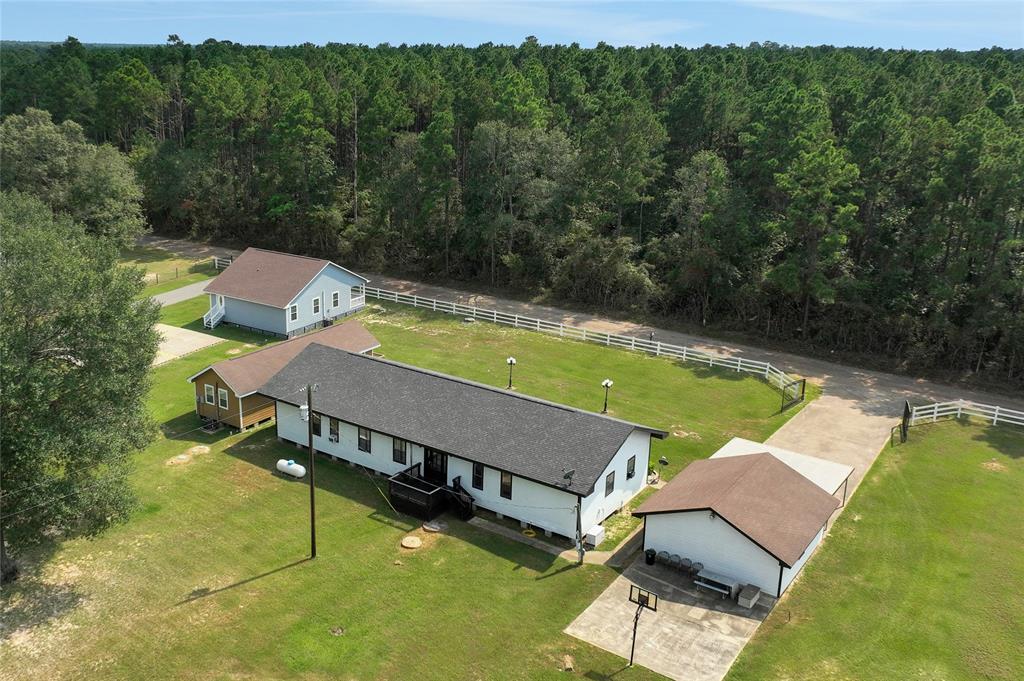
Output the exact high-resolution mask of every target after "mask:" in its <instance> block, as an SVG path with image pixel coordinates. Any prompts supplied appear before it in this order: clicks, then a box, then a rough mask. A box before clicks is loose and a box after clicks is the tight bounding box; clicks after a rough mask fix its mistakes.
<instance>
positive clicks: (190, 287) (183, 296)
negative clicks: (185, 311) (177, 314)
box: [153, 279, 211, 305]
mask: <svg viewBox="0 0 1024 681" xmlns="http://www.w3.org/2000/svg"><path fill="white" fill-rule="evenodd" d="M210 281H211V280H210V279H204V280H203V281H197V282H196V283H194V284H187V285H185V286H182V287H181V288H176V289H174V290H172V291H167V292H166V293H158V294H157V295H155V296H153V300H155V301H156V302H158V303H160V304H161V305H174V304H175V303H180V302H182V301H183V300H190V299H192V298H195V297H196V296H201V295H203V289H204V288H206V287H207V286H209V285H210Z"/></svg>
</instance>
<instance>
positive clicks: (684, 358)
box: [683, 345, 687, 362]
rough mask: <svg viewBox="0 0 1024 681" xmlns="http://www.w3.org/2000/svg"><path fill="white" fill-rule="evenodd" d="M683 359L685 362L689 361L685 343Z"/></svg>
mask: <svg viewBox="0 0 1024 681" xmlns="http://www.w3.org/2000/svg"><path fill="white" fill-rule="evenodd" d="M683 361H684V362H685V361H687V357H686V346H685V345H684V346H683Z"/></svg>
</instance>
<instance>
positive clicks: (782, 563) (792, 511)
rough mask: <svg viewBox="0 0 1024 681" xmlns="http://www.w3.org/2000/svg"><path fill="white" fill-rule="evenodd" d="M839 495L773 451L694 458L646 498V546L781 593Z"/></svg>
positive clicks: (641, 511)
mask: <svg viewBox="0 0 1024 681" xmlns="http://www.w3.org/2000/svg"><path fill="white" fill-rule="evenodd" d="M838 507H839V500H838V499H836V498H835V497H834V496H832V495H831V494H829V493H828V492H826V491H825V490H823V489H822V488H821V487H819V486H818V485H816V484H814V483H813V482H811V481H810V480H808V479H807V478H805V477H804V476H803V475H801V474H800V473H798V472H797V471H796V470H794V469H793V468H791V467H790V466H788V465H786V464H785V463H783V462H782V461H781V460H779V459H778V458H776V457H774V456H772V455H771V454H768V453H765V452H763V453H758V454H746V455H738V456H727V457H721V458H711V459H704V460H701V461H695V462H693V463H691V464H690V465H689V466H687V467H686V468H685V469H684V470H683V471H682V472H681V473H679V474H678V475H677V476H676V477H675V478H673V479H672V480H671V481H670V482H669V483H668V484H667V485H665V487H664V488H662V489H661V490H660V491H658V492H657V493H656V494H655V495H654V496H652V497H651V498H650V499H648V500H647V501H646V502H644V503H643V504H642V505H641V506H640V508H638V509H637V510H636V511H635V512H634V515H637V516H640V517H642V518H643V519H644V549H654V550H656V551H659V552H660V551H666V552H668V553H669V554H676V555H678V556H680V557H681V558H689V559H690V560H691V561H693V562H695V563H696V562H700V563H702V564H703V566H704V569H705V570H709V571H712V572H715V573H718V574H720V575H725V576H728V577H731V578H733V579H735V580H736V581H738V582H740V583H742V584H753V585H755V586H757V587H759V588H760V589H761V591H762V592H764V593H767V594H772V595H775V596H781V595H782V593H783V592H784V591H785V590H786V587H788V586H789V584H790V582H792V581H793V578H794V577H795V576H796V574H797V573H798V572H799V571H800V569H801V568H802V567H803V565H804V562H806V560H807V559H808V558H809V557H810V555H811V553H812V552H813V551H814V549H815V547H816V546H817V545H818V542H820V541H821V538H822V536H823V535H824V532H825V525H826V523H827V522H828V519H829V517H830V516H831V515H832V512H833V511H835V509H836V508H838Z"/></svg>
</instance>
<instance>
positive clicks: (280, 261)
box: [203, 248, 369, 338]
mask: <svg viewBox="0 0 1024 681" xmlns="http://www.w3.org/2000/svg"><path fill="white" fill-rule="evenodd" d="M368 281H369V279H366V278H365V277H361V276H359V275H358V274H356V273H355V272H351V271H349V270H347V269H345V268H344V267H342V266H340V265H337V264H335V263H333V262H331V261H330V260H323V259H321V258H308V257H306V256H302V255H291V254H290V253H278V252H277V251H267V250H263V249H262V248H247V249H246V250H245V252H244V253H242V254H241V255H240V256H238V257H237V258H235V260H234V262H232V263H231V264H230V265H229V266H228V267H227V269H225V270H224V271H223V272H221V273H220V275H218V276H217V277H216V278H215V279H214V280H213V281H211V282H210V284H209V285H208V286H207V287H206V288H205V289H204V291H205V293H207V294H208V295H209V297H210V309H209V311H208V312H207V313H206V314H205V315H203V326H205V327H206V328H210V329H212V328H214V327H216V326H217V325H218V324H221V323H226V324H234V325H235V326H240V327H242V328H246V329H252V330H256V331H262V332H264V333H270V334H275V335H278V336H285V337H289V338H290V337H291V336H296V335H298V334H301V333H305V332H307V331H312V330H313V329H316V328H318V327H321V326H324V324H325V322H330V321H331V320H334V319H337V318H338V317H343V316H345V315H347V314H350V313H351V312H354V311H355V310H358V309H359V308H361V307H363V305H365V304H366V296H365V294H364V290H363V286H364V285H365V284H366V283H367V282H368Z"/></svg>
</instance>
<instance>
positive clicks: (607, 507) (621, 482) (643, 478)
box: [568, 430, 651, 537]
mask: <svg viewBox="0 0 1024 681" xmlns="http://www.w3.org/2000/svg"><path fill="white" fill-rule="evenodd" d="M631 456H635V457H636V475H634V476H633V477H632V478H630V479H629V480H627V479H626V462H627V461H629V457H631ZM650 456H651V435H650V433H647V432H644V431H640V430H634V431H633V432H632V433H630V435H629V437H627V438H626V441H625V442H623V443H622V446H621V447H619V451H618V452H616V453H615V456H614V457H612V460H611V461H610V462H609V463H608V467H607V468H605V469H604V472H602V473H601V477H600V478H598V480H597V483H596V484H595V485H594V491H593V492H592V493H591V494H590V495H589V496H587V497H585V498H584V499H583V504H582V518H581V520H582V523H581V524H582V525H583V533H584V534H586V533H587V531H588V530H589V529H590V528H592V527H593V526H594V525H597V524H598V523H600V522H602V521H603V520H604V519H605V518H607V517H608V516H610V515H611V514H612V513H615V512H616V511H618V510H619V509H620V508H622V507H623V506H624V505H625V504H626V503H627V502H629V500H630V499H632V498H633V497H635V496H636V495H637V494H639V493H640V490H642V489H643V488H644V487H646V486H647V469H648V467H649V465H650ZM611 471H615V490H614V492H612V494H611V495H610V496H605V493H604V481H605V477H606V476H607V475H608V473H609V472H611ZM574 521H575V519H574ZM568 536H570V537H575V536H576V528H575V527H573V531H572V533H571V534H569V535H568Z"/></svg>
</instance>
